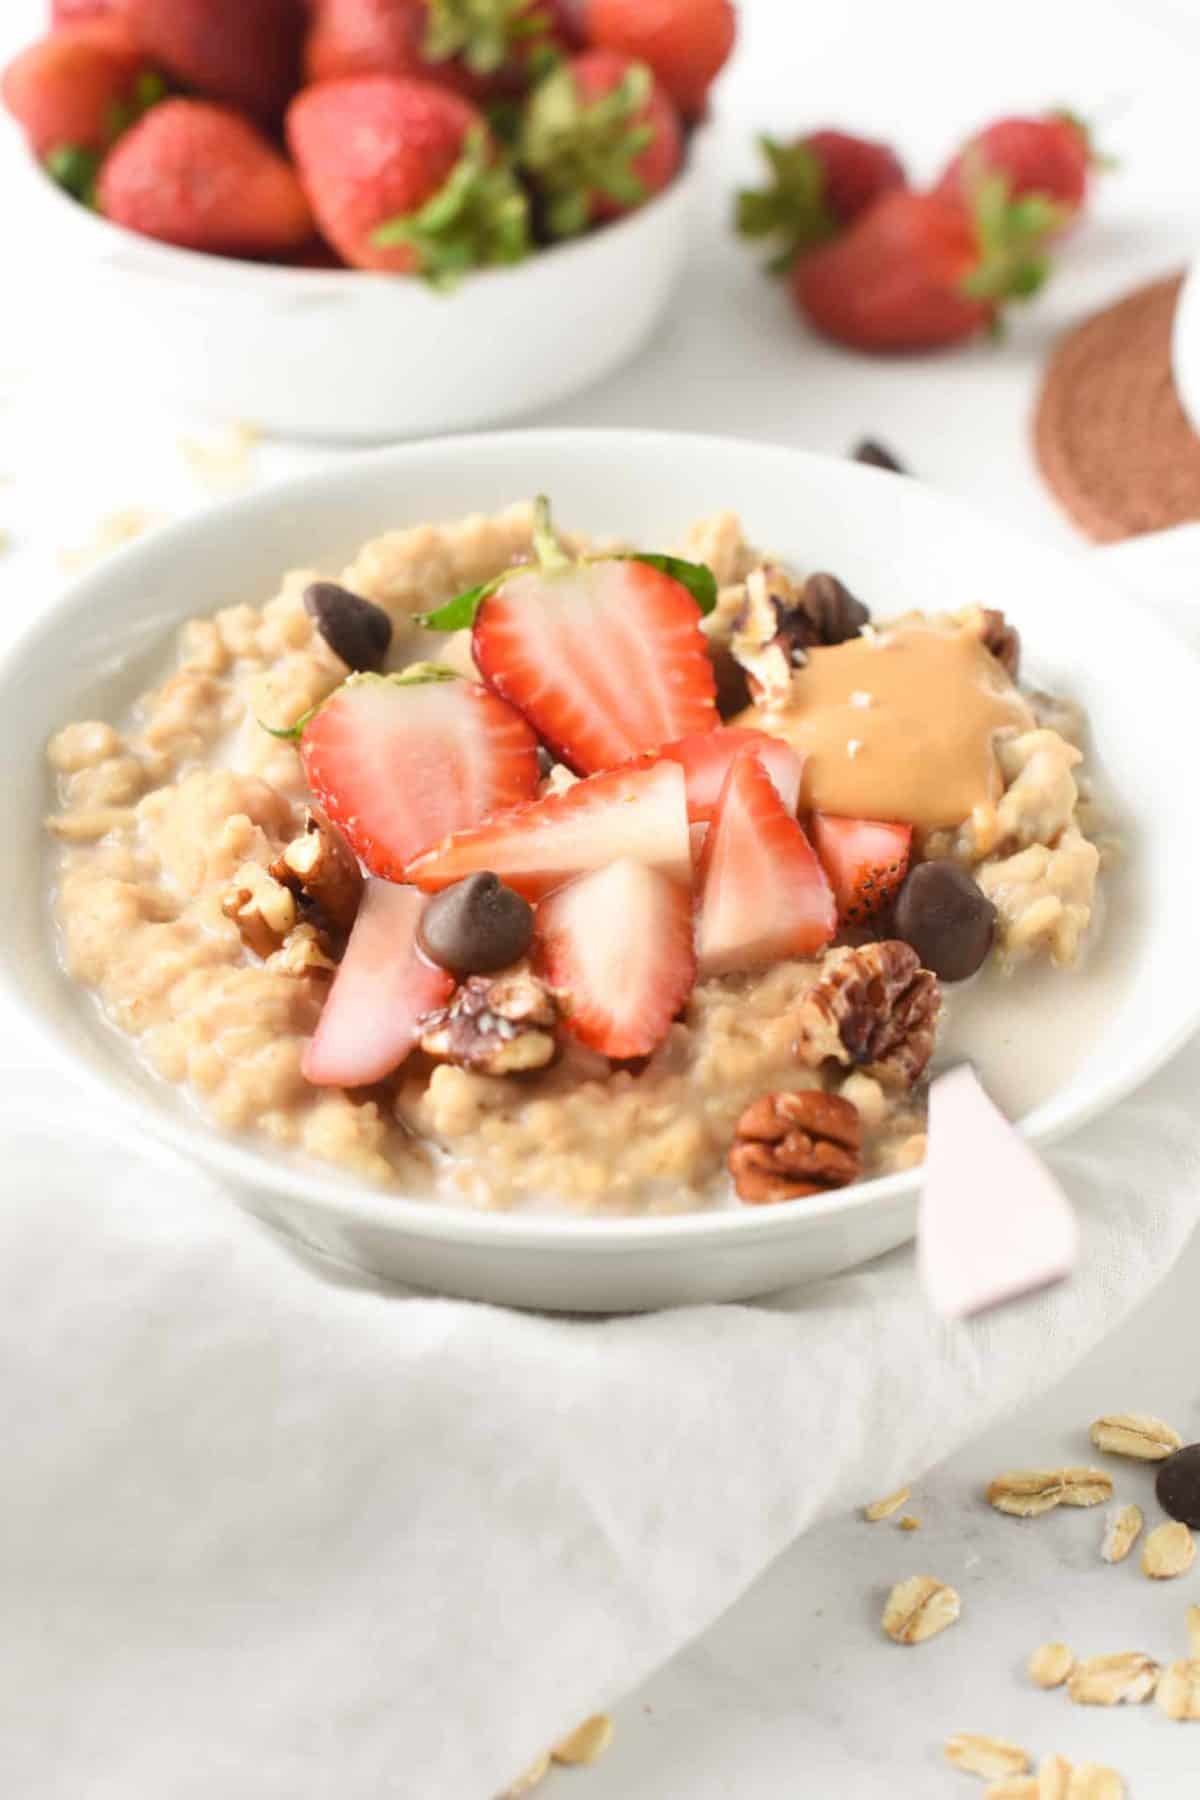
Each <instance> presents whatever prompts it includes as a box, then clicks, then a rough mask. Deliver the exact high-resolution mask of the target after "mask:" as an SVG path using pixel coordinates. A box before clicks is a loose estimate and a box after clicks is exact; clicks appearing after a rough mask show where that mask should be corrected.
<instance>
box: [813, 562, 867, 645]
mask: <svg viewBox="0 0 1200 1800" xmlns="http://www.w3.org/2000/svg"><path fill="white" fill-rule="evenodd" d="M800 610H801V612H802V614H803V616H804V617H805V618H806V619H807V620H808V622H809V624H810V626H811V628H812V630H813V632H815V634H816V635H815V637H814V639H813V642H814V643H817V644H844V643H846V642H848V640H849V639H850V638H856V637H858V636H859V634H860V633H861V631H862V628H863V626H864V625H869V624H870V622H871V614H870V610H869V608H867V607H865V606H864V605H863V603H862V601H861V600H858V599H856V598H855V596H854V595H853V594H852V593H851V592H850V589H849V588H848V587H847V586H846V584H845V582H844V581H839V580H838V578H837V576H836V575H826V574H824V573H822V574H819V575H810V576H809V578H808V580H807V581H806V582H805V584H804V592H803V594H802V595H801V597H800ZM810 647H811V646H810Z"/></svg>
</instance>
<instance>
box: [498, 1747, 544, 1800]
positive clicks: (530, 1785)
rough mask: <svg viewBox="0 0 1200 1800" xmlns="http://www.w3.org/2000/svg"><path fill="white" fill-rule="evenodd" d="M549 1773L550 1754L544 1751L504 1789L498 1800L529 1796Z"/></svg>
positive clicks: (518, 1799)
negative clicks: (523, 1795)
mask: <svg viewBox="0 0 1200 1800" xmlns="http://www.w3.org/2000/svg"><path fill="white" fill-rule="evenodd" d="M549 1772H550V1752H549V1750H544V1751H543V1752H542V1754H541V1756H539V1757H538V1758H537V1761H536V1762H531V1763H530V1765H529V1767H528V1768H527V1769H526V1770H524V1771H523V1773H522V1774H520V1775H518V1776H517V1779H516V1780H515V1781H514V1782H513V1783H512V1784H511V1785H510V1786H509V1787H506V1788H505V1790H504V1792H503V1793H502V1794H501V1795H500V1800H520V1797H521V1795H522V1794H531V1793H532V1792H533V1790H534V1788H535V1787H537V1786H539V1785H540V1783H541V1782H543V1781H544V1780H545V1779H546V1776H547V1775H548V1774H549Z"/></svg>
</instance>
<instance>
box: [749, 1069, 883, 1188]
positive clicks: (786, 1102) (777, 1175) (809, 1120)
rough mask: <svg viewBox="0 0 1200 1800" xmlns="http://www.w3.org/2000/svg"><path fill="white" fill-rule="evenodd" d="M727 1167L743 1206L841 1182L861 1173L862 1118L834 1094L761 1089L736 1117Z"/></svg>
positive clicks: (828, 1186) (816, 1090) (845, 1183)
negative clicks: (770, 1091) (733, 1137)
mask: <svg viewBox="0 0 1200 1800" xmlns="http://www.w3.org/2000/svg"><path fill="white" fill-rule="evenodd" d="M729 1172H730V1174H731V1175H732V1176H733V1182H734V1186H735V1188H736V1189H737V1194H738V1198H739V1199H740V1200H744V1201H745V1202H746V1203H747V1205H749V1206H770V1205H773V1204H774V1203H775V1202H776V1201H777V1200H797V1199H802V1198H804V1197H805V1196H807V1195H809V1194H821V1193H825V1192H826V1191H827V1190H829V1189H830V1188H839V1187H845V1186H847V1184H848V1183H849V1182H851V1181H856V1180H857V1179H858V1177H859V1176H860V1175H861V1174H862V1122H861V1120H860V1119H859V1116H858V1113H857V1111H856V1110H855V1108H854V1107H853V1106H851V1104H850V1102H849V1101H848V1100H843V1099H842V1097H841V1095H840V1094H826V1093H822V1091H821V1090H820V1089H819V1088H811V1089H808V1090H805V1091H803V1092H800V1093H787V1092H785V1093H779V1094H766V1095H764V1096H763V1098H762V1099H761V1100H755V1101H752V1102H751V1104H750V1105H749V1106H748V1107H747V1108H746V1110H745V1112H744V1113H743V1114H742V1116H741V1118H740V1119H739V1120H738V1123H737V1132H736V1135H735V1139H734V1144H733V1148H732V1149H731V1150H730V1152H729Z"/></svg>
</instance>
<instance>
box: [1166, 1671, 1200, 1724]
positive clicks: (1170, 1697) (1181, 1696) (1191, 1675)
mask: <svg viewBox="0 0 1200 1800" xmlns="http://www.w3.org/2000/svg"><path fill="white" fill-rule="evenodd" d="M1156 1697H1157V1700H1158V1704H1159V1707H1160V1709H1161V1710H1162V1711H1163V1712H1165V1713H1166V1715H1167V1717H1168V1719H1180V1720H1189V1721H1196V1722H1200V1658H1197V1657H1193V1659H1192V1660H1191V1661H1190V1662H1173V1663H1172V1664H1171V1665H1170V1667H1169V1668H1166V1669H1164V1670H1163V1672H1162V1674H1161V1675H1160V1677H1159V1681H1158V1694H1157V1696H1156Z"/></svg>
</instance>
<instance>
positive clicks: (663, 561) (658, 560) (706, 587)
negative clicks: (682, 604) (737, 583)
mask: <svg viewBox="0 0 1200 1800" xmlns="http://www.w3.org/2000/svg"><path fill="white" fill-rule="evenodd" d="M627 560H628V561H629V562H640V563H646V564H647V565H648V566H649V567H650V568H652V569H661V571H662V573H663V574H664V575H669V576H670V577H671V580H672V581H677V582H678V583H679V585H680V587H684V588H686V589H687V591H688V593H689V594H690V595H691V596H692V599H693V600H694V601H695V602H696V605H697V606H698V607H699V608H700V611H701V613H702V614H708V613H710V612H711V611H712V609H713V607H714V606H715V605H716V604H717V578H716V576H715V575H714V574H713V572H712V570H711V569H710V568H709V567H708V566H707V564H705V563H694V562H688V561H687V560H686V558H684V557H682V556H658V555H656V554H652V553H649V552H647V553H644V554H643V553H642V552H640V551H639V552H638V553H637V554H636V555H634V556H630V557H629V558H628V559H627Z"/></svg>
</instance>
